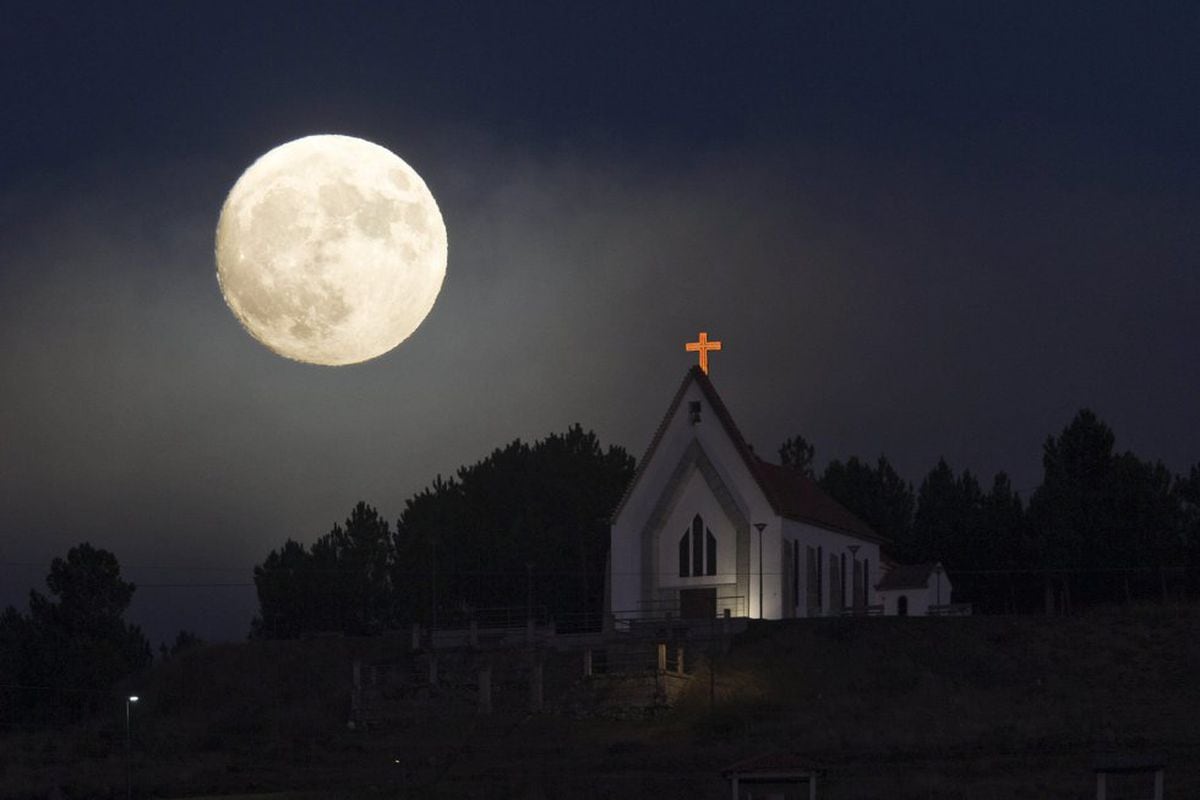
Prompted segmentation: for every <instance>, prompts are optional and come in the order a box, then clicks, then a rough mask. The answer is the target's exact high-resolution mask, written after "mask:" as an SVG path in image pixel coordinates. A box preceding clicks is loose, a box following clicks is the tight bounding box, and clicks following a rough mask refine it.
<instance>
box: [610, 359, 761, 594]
mask: <svg viewBox="0 0 1200 800" xmlns="http://www.w3.org/2000/svg"><path fill="white" fill-rule="evenodd" d="M667 399H669V398H665V399H664V401H665V400H667ZM691 401H699V402H700V404H701V410H700V422H699V423H698V424H695V425H693V424H692V423H691V421H690V414H689V410H688V409H689V404H690V402H691ZM647 413H652V410H651V409H648V410H647ZM693 441H696V442H698V443H699V445H700V447H701V448H702V449H703V450H704V452H705V453H706V454H707V456H708V458H709V459H710V460H711V462H712V464H713V467H714V469H715V470H716V472H717V474H718V476H719V477H720V479H721V481H722V482H723V483H724V484H725V486H726V487H727V488H728V489H729V490H730V493H731V494H732V495H733V501H734V503H735V504H736V505H737V507H738V508H739V510H740V512H741V513H742V514H744V515H745V517H746V519H748V520H749V521H750V522H751V523H753V522H760V521H761V522H767V523H768V524H770V523H771V521H772V520H774V519H775V516H774V512H773V511H772V509H771V507H770V504H769V503H768V502H767V500H766V498H765V497H764V496H763V494H762V491H761V490H760V489H759V488H758V484H757V482H755V480H754V478H753V476H751V474H750V472H749V470H748V469H747V468H746V465H745V463H744V462H743V461H742V457H741V454H740V453H739V452H738V450H737V448H736V447H735V446H734V445H733V442H732V440H731V439H730V438H729V436H728V435H727V434H726V432H725V430H724V427H723V426H722V425H721V423H720V420H719V419H718V418H717V415H716V413H715V412H714V411H713V409H712V407H711V405H710V404H709V402H708V398H707V397H705V396H704V393H703V392H702V391H701V390H700V388H699V386H697V385H696V383H695V382H694V381H693V382H692V383H690V384H689V386H688V387H687V390H686V391H685V393H684V396H683V397H682V398H681V400H680V403H679V406H678V407H677V408H676V411H675V414H674V415H673V416H672V418H671V419H670V420H669V421H668V422H667V425H666V427H665V428H664V430H663V435H662V439H661V440H660V441H659V445H658V448H657V450H656V451H655V452H654V454H653V457H652V458H651V460H650V463H648V464H646V465H645V470H644V471H643V472H642V474H641V476H640V478H639V480H638V482H637V484H636V485H635V486H634V487H633V491H632V492H631V493H630V495H629V496H628V498H626V501H625V505H624V507H623V508H622V509H621V512H620V514H619V515H618V517H617V518H616V519H615V520H614V522H613V526H612V531H611V548H612V550H611V552H612V567H611V569H612V576H611V577H612V606H611V607H612V610H613V612H614V613H616V612H620V611H624V610H630V609H637V608H639V607H640V606H641V605H642V601H643V600H644V599H646V598H643V597H642V579H641V574H642V569H643V566H646V567H650V566H652V565H643V564H642V544H641V539H640V537H641V533H642V529H643V527H644V526H645V525H646V522H647V520H648V519H649V518H650V515H651V514H652V513H653V512H654V509H655V506H656V505H657V503H658V501H659V498H660V496H661V494H662V492H663V489H664V487H666V485H667V483H668V481H669V480H670V478H671V475H672V474H673V472H674V471H675V468H676V466H677V465H678V464H679V462H680V459H681V458H682V457H683V455H684V453H685V452H686V451H687V448H688V446H689V445H690V444H691V443H692V442H693ZM687 480H688V489H685V494H686V492H687V491H689V490H690V488H691V482H692V477H691V476H689V477H688V479H687ZM700 480H701V483H703V478H701V479H700ZM677 511H678V513H679V514H683V515H686V516H687V519H688V520H689V521H690V520H691V517H692V515H693V514H695V513H696V512H695V511H694V510H693V511H691V512H690V513H689V512H688V511H687V509H686V508H685V507H684V503H683V501H682V499H681V500H680V502H677V503H676V504H675V506H673V507H672V508H671V510H670V513H669V514H668V517H669V518H670V519H669V521H668V522H667V525H666V527H667V530H668V532H670V531H673V530H674V529H675V527H678V526H677V525H676V521H675V515H676V512H677ZM702 513H703V512H702ZM705 517H706V518H707V515H705ZM680 530H682V528H680ZM713 533H714V534H716V533H717V530H716V529H715V528H714V529H713ZM767 534H768V539H767V541H766V543H765V544H766V545H767V546H771V542H772V537H773V540H774V542H775V548H776V551H778V547H779V526H778V524H771V526H770V527H769V528H768V529H767ZM658 536H659V538H660V539H661V538H663V536H662V534H661V533H660V534H658ZM757 537H758V533H757V531H754V532H753V533H752V535H751V538H752V539H753V540H754V541H753V545H757ZM665 538H666V539H668V540H670V538H671V537H670V536H667V537H665ZM675 540H676V541H677V540H678V536H677V535H676V536H675ZM734 549H735V550H736V548H734ZM751 550H752V554H751V558H752V559H754V558H757V555H756V553H757V550H756V549H755V548H754V547H753V546H752V547H751ZM654 553H655V556H656V557H657V558H658V559H659V561H660V563H661V562H662V561H663V556H664V552H663V546H662V545H661V542H660V543H659V544H656V546H655V548H654ZM668 555H669V558H668V559H667V561H666V562H665V563H663V564H662V566H661V567H659V568H657V569H656V572H657V573H659V574H666V573H673V574H674V576H675V577H674V578H673V580H674V581H675V582H678V570H677V566H678V560H677V555H676V553H675V551H674V550H670V551H669V554H668ZM736 558H737V554H736V552H734V553H733V556H732V561H731V563H732V564H734V565H736ZM721 561H722V563H723V562H724V558H723V556H722V557H721ZM755 563H756V562H755ZM722 571H724V568H722ZM769 588H770V587H769V584H768V585H767V586H765V587H764V589H769ZM777 592H778V590H777V589H776V596H777ZM775 604H776V606H778V599H776V600H775ZM767 605H768V608H769V607H770V604H769V603H768V604H767ZM755 610H756V609H755ZM754 615H755V614H754V611H752V616H754Z"/></svg>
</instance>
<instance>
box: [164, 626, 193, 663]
mask: <svg viewBox="0 0 1200 800" xmlns="http://www.w3.org/2000/svg"><path fill="white" fill-rule="evenodd" d="M203 646H204V640H203V639H201V638H200V637H199V636H197V635H196V634H195V633H193V632H192V631H183V630H181V631H179V633H177V634H175V641H174V642H173V643H172V644H171V646H170V647H167V643H166V642H162V643H161V644H159V646H158V656H159V659H161V660H162V661H166V660H168V659H170V658H174V657H175V656H177V655H179V654H180V653H186V652H187V651H188V650H195V649H196V648H198V647H203Z"/></svg>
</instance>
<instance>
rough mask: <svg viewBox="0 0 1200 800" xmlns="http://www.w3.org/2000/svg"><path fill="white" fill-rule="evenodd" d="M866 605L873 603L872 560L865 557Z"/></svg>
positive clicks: (864, 582)
mask: <svg viewBox="0 0 1200 800" xmlns="http://www.w3.org/2000/svg"><path fill="white" fill-rule="evenodd" d="M862 603H863V605H864V606H869V605H871V562H870V561H868V560H867V559H865V558H864V559H863V598H862Z"/></svg>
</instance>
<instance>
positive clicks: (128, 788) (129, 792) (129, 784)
mask: <svg viewBox="0 0 1200 800" xmlns="http://www.w3.org/2000/svg"><path fill="white" fill-rule="evenodd" d="M137 701H138V696H137V695H136V694H131V695H129V696H128V697H126V698H125V797H126V799H127V800H128V799H129V798H132V797H133V768H132V767H131V766H130V765H131V763H132V761H133V736H132V733H131V730H132V728H131V726H130V723H129V720H130V716H131V715H130V707H132V706H133V704H134V703H136V702H137Z"/></svg>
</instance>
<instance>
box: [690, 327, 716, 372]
mask: <svg viewBox="0 0 1200 800" xmlns="http://www.w3.org/2000/svg"><path fill="white" fill-rule="evenodd" d="M683 349H684V350H687V351H688V352H689V353H699V354H700V369H702V370H704V374H705V375H707V374H708V351H709V350H720V349H721V343H720V342H710V341H709V340H708V334H707V333H706V332H704V331H700V341H698V342H687V343H685V344H684V345H683Z"/></svg>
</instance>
